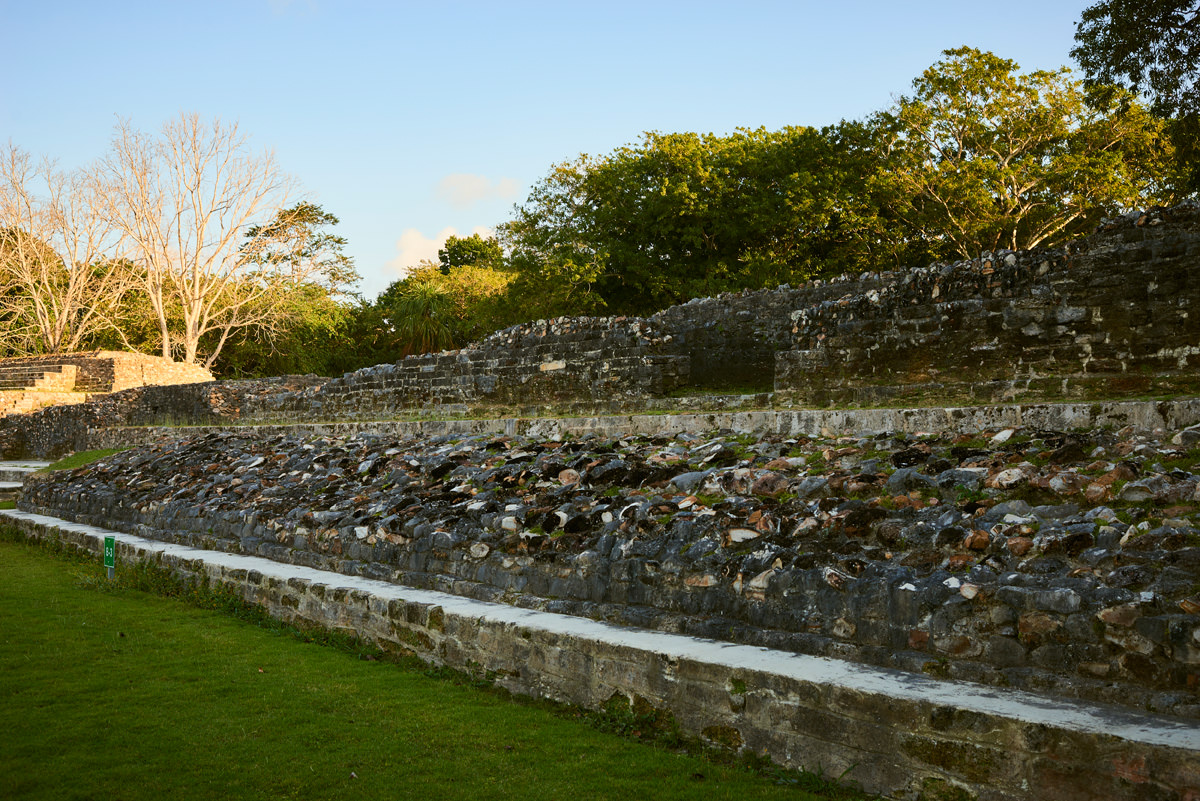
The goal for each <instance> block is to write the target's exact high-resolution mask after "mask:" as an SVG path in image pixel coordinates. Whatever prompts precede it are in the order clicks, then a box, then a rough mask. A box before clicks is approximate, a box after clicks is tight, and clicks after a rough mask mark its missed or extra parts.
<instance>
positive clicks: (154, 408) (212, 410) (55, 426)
mask: <svg viewBox="0 0 1200 801" xmlns="http://www.w3.org/2000/svg"><path fill="white" fill-rule="evenodd" d="M182 374H183V375H186V372H185V373H182ZM324 380H325V379H320V378H316V377H315V376H283V377H280V378H273V379H260V380H250V381H220V382H218V381H207V382H202V383H200V382H198V383H185V384H174V385H164V386H144V387H134V388H132V389H126V390H122V391H120V392H113V393H109V394H105V395H101V396H99V397H95V398H92V399H91V400H88V401H87V402H77V403H75V404H72V405H66V404H59V405H54V406H49V407H47V408H43V409H39V410H36V411H33V412H31V413H27V414H19V415H14V416H10V417H0V457H3V458H5V459H25V458H38V459H54V458H58V457H60V456H64V455H66V454H68V453H72V452H74V451H82V450H89V449H91V448H100V447H122V446H124V445H127V444H130V443H131V441H132V440H133V439H136V437H132V438H131V437H128V436H122V437H120V438H119V439H120V441H119V442H117V443H115V444H110V443H108V442H107V441H105V442H101V441H99V439H98V438H97V436H96V435H95V432H100V431H112V430H116V429H119V428H121V427H128V426H160V427H164V428H162V429H161V430H160V433H161V432H162V431H167V432H169V431H171V430H174V429H175V428H176V427H178V426H181V425H217V424H223V423H229V422H231V421H236V420H238V419H239V418H241V416H242V413H243V407H245V406H257V404H259V403H260V402H261V401H260V397H261V396H263V395H270V396H277V395H282V396H291V395H295V394H298V393H301V392H303V391H304V390H305V389H308V388H311V387H313V386H316V385H319V384H321V383H322V382H323V381H324ZM76 394H77V395H78V393H76Z"/></svg>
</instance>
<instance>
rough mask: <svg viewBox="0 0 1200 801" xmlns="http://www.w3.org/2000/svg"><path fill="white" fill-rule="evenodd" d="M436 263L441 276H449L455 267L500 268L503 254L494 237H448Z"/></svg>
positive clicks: (474, 235) (502, 263) (477, 235)
mask: <svg viewBox="0 0 1200 801" xmlns="http://www.w3.org/2000/svg"><path fill="white" fill-rule="evenodd" d="M438 263H439V265H440V269H441V271H442V274H443V275H449V274H450V270H452V269H453V268H455V267H464V266H473V267H489V268H493V269H495V268H500V267H502V266H503V265H504V252H503V251H502V250H501V248H500V243H499V242H497V241H496V237H494V236H489V237H487V238H484V237H482V236H480V235H479V234H471V235H470V236H464V237H460V236H450V237H447V239H446V244H445V245H444V246H443V247H442V248H441V249H440V250H438Z"/></svg>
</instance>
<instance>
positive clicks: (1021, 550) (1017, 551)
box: [1005, 537, 1033, 559]
mask: <svg viewBox="0 0 1200 801" xmlns="http://www.w3.org/2000/svg"><path fill="white" fill-rule="evenodd" d="M1005 544H1006V545H1007V546H1008V552H1009V553H1011V554H1012V555H1013V556H1015V557H1017V558H1018V559H1019V558H1021V557H1022V556H1024V555H1025V554H1027V553H1029V551H1030V549H1031V548H1033V540H1031V539H1029V537H1009V538H1008V540H1006V541H1005Z"/></svg>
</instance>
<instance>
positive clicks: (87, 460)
mask: <svg viewBox="0 0 1200 801" xmlns="http://www.w3.org/2000/svg"><path fill="white" fill-rule="evenodd" d="M123 450H125V448H102V449H100V450H95V451H80V452H79V453H73V454H71V455H70V456H64V457H63V458H62V459H59V460H58V461H57V462H55V463H54V464H52V465H50V466H49V467H46V468H43V469H45V470H74V469H75V468H76V467H83V466H84V465H87V464H91V463H92V462H98V461H100V460H101V459H103V458H104V457H106V456H112V455H113V454H114V453H120V452H121V451H123Z"/></svg>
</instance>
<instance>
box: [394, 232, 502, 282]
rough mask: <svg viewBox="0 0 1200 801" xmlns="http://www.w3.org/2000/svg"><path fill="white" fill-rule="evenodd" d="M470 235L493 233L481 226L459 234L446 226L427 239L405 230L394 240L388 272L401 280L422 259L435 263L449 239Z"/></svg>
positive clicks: (490, 234)
mask: <svg viewBox="0 0 1200 801" xmlns="http://www.w3.org/2000/svg"><path fill="white" fill-rule="evenodd" d="M472 234H479V235H480V236H483V237H488V236H492V235H493V234H494V231H492V229H490V228H485V227H484V226H482V225H477V226H475V227H474V228H472V229H471V230H470V231H468V232H467V233H465V234H460V233H459V232H458V229H456V228H452V227H449V226H447V227H446V228H443V229H442V230H440V231H438V232H437V233H436V234H434V235H433V236H432V237H427V236H425V235H424V234H423V233H421V232H420V231H419V230H417V229H416V228H406V229H404V231H403V232H401V234H400V238H399V239H397V240H396V258H394V259H392V260H391V261H389V262H388V264H387V267H388V271H389V272H393V273H395V274H396V276H397V277H398V278H403V277H404V276H406V275H408V274H409V272H411V271H412V269H413V268H414V267H416V266H417V264H419V263H420V262H421V260H422V259H428V260H429V261H437V257H438V251H439V250H441V249H442V247H443V246H444V245H445V244H446V240H447V239H449V238H450V237H452V236H458V237H464V236H471V235H472Z"/></svg>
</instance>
